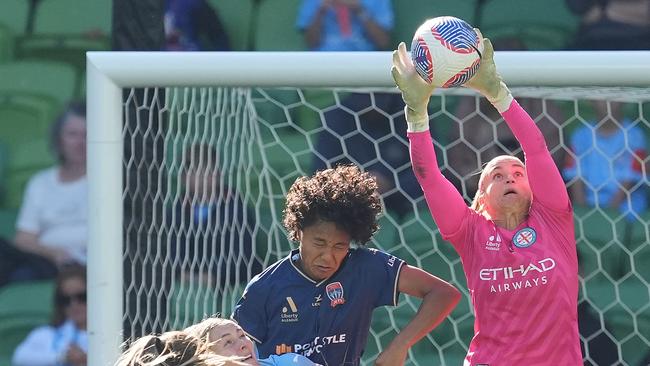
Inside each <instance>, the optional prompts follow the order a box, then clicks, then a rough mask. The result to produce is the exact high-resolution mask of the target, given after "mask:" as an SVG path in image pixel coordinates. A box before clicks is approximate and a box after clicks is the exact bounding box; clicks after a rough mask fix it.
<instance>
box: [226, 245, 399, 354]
mask: <svg viewBox="0 0 650 366" xmlns="http://www.w3.org/2000/svg"><path fill="white" fill-rule="evenodd" d="M298 258H299V254H298V250H294V251H292V252H291V253H290V254H289V256H287V257H286V258H284V259H282V260H280V261H278V262H276V263H274V264H273V265H271V266H270V267H269V268H267V269H266V270H265V271H264V272H262V273H260V274H259V275H258V276H256V277H255V278H253V279H252V280H251V282H249V284H248V285H247V286H246V290H245V291H244V294H243V296H242V298H241V299H240V300H239V302H238V303H237V306H236V307H235V310H234V312H233V319H234V320H235V321H237V323H239V325H240V326H241V327H242V328H243V329H244V331H245V332H246V333H247V334H248V335H249V336H251V338H252V339H254V340H255V342H256V344H257V349H258V352H259V355H260V358H265V357H269V355H272V354H283V353H287V352H295V353H299V354H302V355H304V356H307V357H308V358H310V359H311V360H312V361H314V362H316V363H319V364H322V365H330V366H334V365H336V366H341V365H346V366H347V365H358V364H359V362H360V359H361V355H362V354H363V350H364V347H365V345H366V340H367V339H368V333H369V330H370V320H371V317H372V311H373V310H374V309H375V308H376V307H379V306H383V305H393V306H394V305H397V301H398V297H399V292H398V290H397V282H398V279H399V272H400V269H401V267H402V265H403V264H404V261H403V260H401V259H399V258H397V257H395V256H392V255H390V254H387V253H384V252H381V251H378V250H376V249H368V248H358V249H351V250H350V252H349V253H348V255H347V257H346V258H345V260H344V261H343V263H342V264H341V267H340V268H339V270H338V271H337V272H336V273H335V274H334V275H333V276H332V277H330V278H328V279H326V280H324V281H321V282H315V281H314V280H312V279H310V278H309V277H307V275H305V274H304V273H303V272H302V271H301V270H300V269H298V267H297V266H296V263H295V261H296V260H297V259H298Z"/></svg>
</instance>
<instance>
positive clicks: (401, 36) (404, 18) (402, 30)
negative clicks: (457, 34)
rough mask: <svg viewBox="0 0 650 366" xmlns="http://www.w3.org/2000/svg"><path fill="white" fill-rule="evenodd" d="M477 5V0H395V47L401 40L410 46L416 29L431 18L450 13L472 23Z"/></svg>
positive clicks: (393, 35) (393, 36)
mask: <svg viewBox="0 0 650 366" xmlns="http://www.w3.org/2000/svg"><path fill="white" fill-rule="evenodd" d="M475 7H476V0H454V1H431V0H409V1H393V11H394V13H395V26H394V27H393V32H392V33H393V34H392V39H393V47H395V48H396V47H397V45H398V44H399V42H405V43H406V45H407V48H410V47H411V40H412V39H413V34H414V33H415V30H416V29H417V28H418V27H419V26H420V24H422V23H423V22H424V21H425V20H426V19H429V18H435V17H438V16H443V15H449V16H455V17H457V18H461V19H463V20H465V21H466V22H468V23H470V24H472V23H473V21H474V9H475ZM414 9H417V11H414Z"/></svg>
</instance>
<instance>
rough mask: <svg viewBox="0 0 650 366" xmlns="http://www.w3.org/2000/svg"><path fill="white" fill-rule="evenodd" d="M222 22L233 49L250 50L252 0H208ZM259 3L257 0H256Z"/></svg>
mask: <svg viewBox="0 0 650 366" xmlns="http://www.w3.org/2000/svg"><path fill="white" fill-rule="evenodd" d="M208 2H209V3H210V5H212V6H213V7H214V8H215V10H216V11H217V14H218V15H219V19H220V20H221V22H222V23H223V26H224V28H226V32H228V38H229V39H230V46H231V47H232V49H233V51H251V50H250V49H249V47H250V46H252V45H251V44H250V37H251V35H250V33H251V22H252V19H251V16H252V14H253V0H208ZM256 2H257V3H259V1H256Z"/></svg>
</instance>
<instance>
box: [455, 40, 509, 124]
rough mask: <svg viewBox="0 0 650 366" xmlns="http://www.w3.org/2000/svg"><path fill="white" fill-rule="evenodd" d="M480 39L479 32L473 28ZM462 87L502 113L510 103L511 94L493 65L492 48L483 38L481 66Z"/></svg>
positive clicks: (490, 43)
mask: <svg viewBox="0 0 650 366" xmlns="http://www.w3.org/2000/svg"><path fill="white" fill-rule="evenodd" d="M474 30H475V31H476V33H477V34H478V36H479V37H480V38H482V37H483V35H482V34H481V31H479V30H478V29H477V28H474ZM464 86H466V87H468V88H471V89H474V90H476V91H477V92H479V93H481V94H482V95H483V96H484V97H486V98H487V100H488V101H489V102H490V103H492V105H493V106H494V107H495V108H496V109H497V110H498V111H499V113H503V112H505V111H507V110H508V108H509V107H510V103H511V102H512V94H511V93H510V90H509V89H508V87H507V86H506V84H505V83H504V82H503V80H502V79H501V75H499V73H498V72H497V67H496V65H495V64H494V48H493V47H492V42H490V40H489V39H487V38H483V55H481V66H480V67H479V69H478V71H477V72H476V75H474V76H473V77H472V78H471V79H469V80H468V81H467V82H466V83H465V84H464Z"/></svg>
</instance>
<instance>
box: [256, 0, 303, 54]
mask: <svg viewBox="0 0 650 366" xmlns="http://www.w3.org/2000/svg"><path fill="white" fill-rule="evenodd" d="M299 6H300V0H273V1H262V2H261V3H260V5H259V12H258V14H257V18H256V22H255V30H254V32H255V51H303V50H305V48H306V45H305V41H304V39H303V35H302V33H300V31H299V30H298V29H297V28H296V25H295V24H296V17H297V14H298V7H299Z"/></svg>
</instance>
